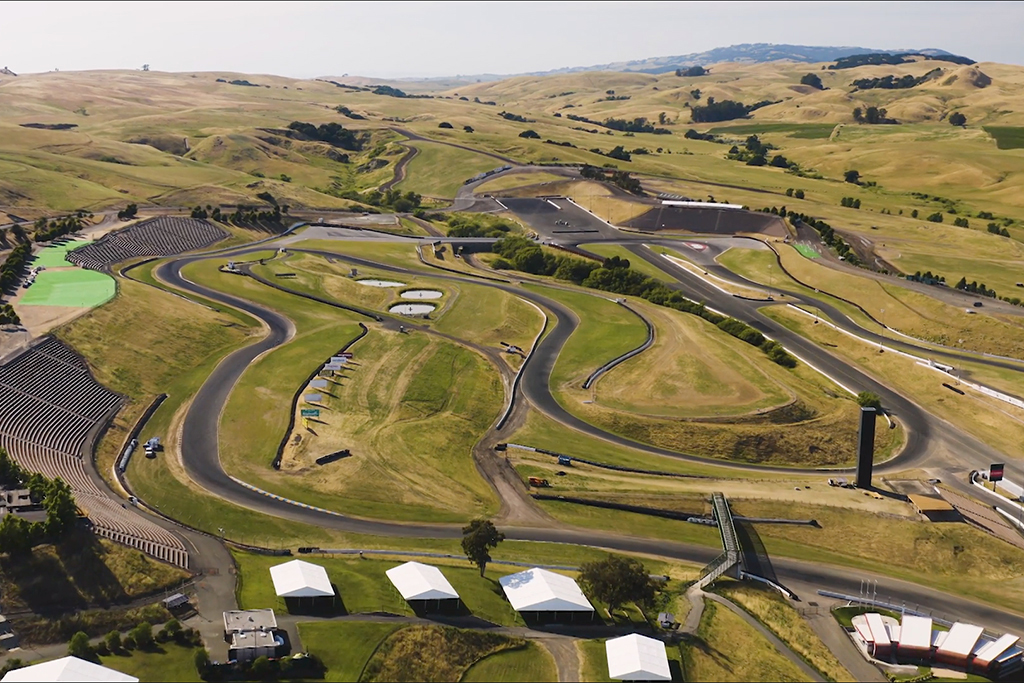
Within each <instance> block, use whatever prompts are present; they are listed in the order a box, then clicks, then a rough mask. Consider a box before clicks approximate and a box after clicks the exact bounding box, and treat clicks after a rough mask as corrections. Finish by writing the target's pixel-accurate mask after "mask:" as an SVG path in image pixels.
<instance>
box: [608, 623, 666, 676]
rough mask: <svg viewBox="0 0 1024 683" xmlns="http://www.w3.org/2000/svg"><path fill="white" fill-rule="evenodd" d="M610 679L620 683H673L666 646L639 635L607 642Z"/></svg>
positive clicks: (635, 634) (634, 634) (658, 641)
mask: <svg viewBox="0 0 1024 683" xmlns="http://www.w3.org/2000/svg"><path fill="white" fill-rule="evenodd" d="M604 647H605V654H606V655H607V657H608V677H609V678H615V679H618V680H620V681H671V680H672V671H671V670H670V669H669V668H668V655H666V654H665V643H663V642H661V641H660V640H655V639H654V638H648V637H647V636H642V635H639V634H637V633H633V634H631V635H628V636H622V637H621V638H612V639H610V640H608V641H606V642H605V644H604Z"/></svg>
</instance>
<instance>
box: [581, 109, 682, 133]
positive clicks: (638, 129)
mask: <svg viewBox="0 0 1024 683" xmlns="http://www.w3.org/2000/svg"><path fill="white" fill-rule="evenodd" d="M565 118H567V119H569V120H570V121H579V122H580V123H589V124H592V125H595V126H602V127H604V128H608V129H610V130H617V131H621V132H623V133H654V134H655V135H671V134H672V131H670V130H669V129H668V128H657V127H655V126H654V124H652V123H650V122H649V121H648V120H647V119H646V118H645V117H643V116H638V117H637V118H635V119H633V120H632V121H630V120H628V119H616V118H607V119H605V120H604V121H595V120H593V119H588V118H587V117H586V116H577V115H576V114H566V115H565ZM593 132H596V131H593Z"/></svg>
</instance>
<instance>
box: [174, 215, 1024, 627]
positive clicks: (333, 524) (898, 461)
mask: <svg viewBox="0 0 1024 683" xmlns="http://www.w3.org/2000/svg"><path fill="white" fill-rule="evenodd" d="M533 201H542V200H533ZM510 208H511V209H512V210H517V209H518V208H520V207H518V206H510ZM568 208H569V207H559V210H558V212H556V213H555V215H560V216H565V215H566V214H565V213H560V211H562V210H566V209H568ZM572 209H575V210H574V211H572V218H571V223H572V224H573V226H574V227H575V226H579V227H581V228H583V229H584V230H586V231H587V234H586V235H578V236H569V235H560V236H561V237H567V238H569V239H572V240H573V241H574V242H597V241H606V242H616V243H622V244H624V245H625V246H626V247H627V248H628V249H630V250H631V252H632V253H633V254H636V255H637V256H638V257H640V258H644V259H645V260H648V261H650V262H651V263H654V264H655V265H656V266H657V267H658V268H660V269H662V270H663V271H665V272H666V273H668V274H669V275H671V276H672V277H673V278H675V280H676V282H675V283H673V286H675V287H677V288H678V289H679V290H680V291H681V292H682V293H684V294H685V295H686V296H688V297H690V298H693V299H696V300H703V301H706V302H707V303H708V305H709V306H710V307H712V308H715V309H717V310H720V311H722V312H723V313H726V314H728V315H732V316H734V317H736V318H738V319H741V320H744V321H746V322H748V323H750V324H752V325H754V326H755V327H756V328H757V329H758V330H759V331H761V332H762V333H763V334H765V335H766V336H769V337H771V338H773V339H776V340H778V341H779V342H780V343H782V344H783V345H784V346H786V347H787V349H789V350H790V351H792V352H793V353H795V354H796V355H797V356H799V357H800V358H801V359H802V360H804V361H805V362H808V363H810V364H812V365H813V366H814V367H816V368H817V369H819V370H820V371H822V372H824V373H826V374H827V375H829V376H830V377H832V378H834V379H835V380H836V381H838V382H840V383H841V384H843V385H844V386H846V387H849V388H851V389H853V390H870V391H875V392H876V393H878V394H879V395H880V396H881V397H882V401H883V403H885V404H886V405H887V406H888V407H890V408H891V410H892V412H893V413H894V414H895V415H896V416H897V418H898V419H899V420H901V421H902V422H903V424H904V425H905V426H906V427H907V430H906V431H907V443H906V446H905V448H904V449H903V451H902V452H901V453H900V454H899V455H898V456H897V457H896V458H894V459H893V460H892V461H890V462H889V463H887V464H886V465H885V466H883V467H880V468H876V469H878V470H884V469H895V468H897V467H898V468H900V469H904V468H906V467H909V466H915V467H920V466H936V467H944V468H946V469H949V468H954V469H957V468H959V469H966V468H968V467H982V466H987V464H988V463H990V462H996V461H1001V460H1004V459H1005V456H1004V455H1002V454H1000V453H998V452H996V451H994V450H993V449H991V448H989V447H988V446H986V445H985V444H982V443H981V442H979V441H978V440H976V439H974V438H973V437H970V436H968V435H966V434H964V433H963V432H961V431H960V430H958V429H956V428H954V427H953V426H951V425H949V424H948V423H946V422H944V421H942V420H940V419H938V418H935V417H934V416H932V415H930V414H928V413H927V412H926V411H924V410H922V409H921V408H920V407H919V406H917V405H916V404H915V403H914V402H912V401H910V400H908V399H906V398H904V397H903V396H901V395H900V394H898V393H896V392H894V391H892V390H890V389H888V388H887V387H885V386H884V385H882V384H880V383H879V382H876V381H875V380H874V379H872V378H871V377H869V376H867V375H866V374H864V373H863V372H861V371H860V370H858V369H857V368H855V367H852V366H850V365H848V364H846V363H844V362H843V361H840V360H839V359H837V358H835V357H833V356H832V355H830V354H829V353H827V352H826V351H824V350H823V349H821V348H820V347H817V346H816V345H814V344H813V343H811V342H809V341H806V340H804V339H803V338H801V337H799V336H797V335H795V334H794V333H792V332H790V331H789V330H787V329H786V328H784V327H782V326H781V325H778V324H777V323H775V322H774V321H772V320H770V319H768V318H766V317H765V316H763V315H762V314H761V313H760V312H759V311H758V310H757V308H758V306H759V304H757V303H756V302H751V301H746V300H742V299H738V298H735V297H732V296H730V295H728V294H724V293H723V292H721V291H719V290H717V289H715V288H713V287H711V286H709V285H707V284H706V283H705V282H704V281H703V280H701V279H700V278H698V277H696V276H695V275H693V274H691V273H689V272H688V271H686V270H685V269H682V268H679V267H676V266H673V265H672V264H671V263H670V262H668V261H667V260H666V259H661V258H660V257H658V256H657V255H656V254H654V253H653V252H650V250H648V249H646V248H644V247H643V246H642V244H641V241H642V240H643V241H646V242H648V243H650V242H651V240H650V239H649V238H648V239H646V240H644V239H643V238H641V237H639V236H638V237H637V238H636V239H635V240H630V239H629V238H628V237H626V236H624V234H623V233H620V232H618V231H616V230H614V229H612V228H610V226H607V225H606V224H603V223H602V222H600V221H598V220H597V219H594V218H592V217H590V215H589V214H587V213H586V212H584V211H582V210H579V209H578V208H576V207H572ZM552 211H553V212H555V210H554V209H552ZM541 213H547V212H546V211H544V210H541ZM577 220H578V221H579V222H577ZM528 222H530V223H531V225H533V226H534V227H538V228H539V227H541V226H538V224H537V223H543V221H538V222H537V223H535V222H534V221H532V220H529V219H528ZM552 222H553V221H552ZM591 231H593V232H591ZM594 232H596V233H597V234H596V235H595V234H594ZM541 233H542V234H544V231H541ZM581 238H584V239H581ZM410 243H412V242H410ZM264 248H265V247H264ZM257 249H258V247H254V246H252V245H247V246H244V247H238V248H236V249H230V250H223V251H222V252H220V253H219V254H218V255H217V256H216V257H217V258H225V257H226V256H227V255H228V254H230V255H231V256H236V257H237V256H241V255H244V254H246V253H249V252H253V251H256V250H257ZM290 250H293V251H304V252H306V253H311V254H318V255H323V256H327V255H329V256H330V257H331V258H334V259H339V260H343V261H346V262H350V263H352V264H354V265H363V266H368V267H373V268H375V269H378V270H383V271H389V272H394V273H401V274H405V275H413V274H416V275H422V272H419V271H413V270H410V269H405V268H401V267H397V266H392V265H388V264H381V263H375V262H371V261H367V260H365V259H360V258H355V257H351V256H346V255H343V254H340V253H336V252H326V251H314V250H301V249H293V248H292V249H290ZM214 257H215V256H213V255H211V254H200V255H192V256H186V257H182V258H178V259H175V260H172V261H169V262H166V263H164V264H163V265H161V266H160V267H159V268H158V269H157V276H158V277H159V278H160V279H161V280H163V281H164V282H166V283H167V284H169V285H171V286H172V287H174V288H177V289H180V290H182V291H185V292H189V293H192V294H195V295H198V296H202V297H205V298H207V299H211V300H214V301H217V302H219V303H221V304H224V305H227V306H231V307H234V308H237V309H239V310H241V311H244V312H246V313H248V314H249V315H252V316H253V317H255V318H257V319H259V320H261V321H262V322H263V323H264V324H265V325H266V328H267V334H266V336H265V337H264V338H263V339H261V340H260V341H257V342H255V343H253V344H251V345H249V346H247V347H244V348H242V349H239V350H237V351H235V352H234V353H232V354H230V355H229V356H228V357H226V358H225V359H224V360H223V361H222V362H221V363H220V364H219V365H218V366H217V368H216V369H215V370H214V372H213V373H212V374H211V375H210V376H209V378H208V379H207V380H206V382H205V383H204V384H203V386H202V387H201V389H200V390H199V392H198V393H197V394H196V396H195V398H194V400H193V402H192V404H191V406H190V408H189V411H188V413H187V415H186V417H185V420H184V424H183V429H182V437H181V451H182V460H183V464H184V467H185V469H186V471H187V472H188V475H189V477H191V478H192V479H193V480H194V481H195V482H196V483H198V484H199V485H200V486H202V487H203V488H204V489H206V490H207V491H209V492H210V493H212V494H214V495H216V496H218V497H220V498H223V499H225V500H228V501H230V502H232V503H235V504H237V505H240V506H242V507H245V508H248V509H251V510H254V511H257V512H259V513H263V514H268V515H273V516H277V517H281V518H285V519H290V520H294V521H297V522H302V523H306V524H311V525H316V526H320V527H325V528H331V529H338V530H343V531H347V532H352V533H361V534H369V535H376V536H391V537H409V538H449V539H451V538H459V537H461V529H460V528H459V527H458V526H452V525H436V524H404V523H396V522H389V521H378V520H370V519H362V518H355V517H350V516H345V515H341V514H337V513H332V512H329V511H326V510H319V509H315V508H309V507H303V506H299V505H296V504H294V503H291V502H288V501H285V500H281V499H277V498H271V497H268V496H266V495H263V494H262V493H260V492H259V491H255V490H252V489H251V488H248V487H246V486H245V485H243V484H242V483H241V482H239V481H238V480H237V479H234V478H232V477H231V476H229V475H228V474H227V473H226V472H225V471H224V469H223V467H222V465H221V462H220V458H219V451H218V423H219V418H220V415H221V412H222V409H223V407H224V405H225V403H226V402H227V399H228V396H229V394H230V393H231V390H232V388H233V387H234V386H235V384H236V383H237V382H238V380H239V379H240V378H241V376H242V374H243V373H244V372H245V370H246V369H247V368H248V367H249V365H250V364H251V363H252V362H253V361H254V360H255V359H257V358H258V357H259V356H260V355H261V354H264V353H266V352H268V351H270V350H272V349H274V348H276V347H278V346H280V345H281V344H284V343H286V342H287V341H288V340H289V338H290V337H291V335H292V334H293V325H292V323H291V321H290V320H289V319H288V318H287V317H285V316H284V315H282V314H280V313H278V312H276V311H273V310H270V309H268V308H265V307H263V306H260V305H257V304H254V303H252V302H249V301H246V300H243V299H240V298H238V297H235V296H231V295H228V294H224V293H222V292H219V291H216V290H213V289H210V288H207V287H204V286H202V285H199V284H197V283H194V282H191V281H189V280H188V279H186V278H185V277H184V276H183V275H182V268H184V267H185V266H186V265H188V264H189V263H193V262H196V261H199V260H202V259H208V258H214ZM431 277H435V278H438V279H443V280H450V281H455V282H466V283H472V284H475V285H481V286H489V287H496V288H499V289H502V290H504V291H507V292H510V293H512V294H514V295H516V296H518V297H522V298H524V299H528V300H530V301H532V302H533V303H535V304H537V305H539V306H542V307H544V308H546V309H547V310H548V311H549V312H551V313H552V314H553V318H554V320H555V325H554V327H553V328H552V329H551V331H550V332H549V333H548V334H547V335H546V336H545V337H543V339H542V340H541V341H540V342H539V343H538V344H537V346H536V348H535V351H534V356H533V358H532V359H531V361H530V363H529V364H528V365H527V366H526V368H525V370H524V373H523V376H522V381H521V384H520V387H521V388H520V392H521V396H522V397H523V398H525V399H526V400H528V401H529V402H530V403H531V404H532V405H533V406H534V407H536V408H537V409H538V410H540V411H541V412H543V413H545V414H547V415H548V416H550V417H552V418H554V419H556V420H558V421H559V422H562V423H563V424H565V425H567V426H568V427H570V428H572V429H574V430H578V431H581V432H584V433H587V434H590V435H593V436H595V437H598V438H601V439H605V440H607V441H610V442H613V443H617V444H619V445H622V446H626V447H630V448H634V449H639V450H642V451H646V452H648V453H652V454H657V455H661V456H668V457H673V458H678V459H683V460H690V461H695V462H703V463H711V464H714V465H716V466H719V467H722V468H733V469H760V470H762V471H772V472H785V473H794V472H799V470H794V469H790V468H757V467H756V466H753V465H749V464H740V463H729V462H724V461H719V460H713V459H705V458H699V457H695V456H690V455H685V454H682V453H678V452H674V451H670V450H666V449H661V448H656V447H653V446H649V445H647V444H643V443H639V442H635V441H632V440H629V439H626V438H624V437H620V436H618V435H616V434H611V433H608V432H605V431H603V430H601V429H599V428H597V427H594V426H592V425H590V424H588V423H586V422H584V421H583V420H580V419H579V418H577V417H575V416H574V415H572V414H570V413H569V412H567V411H566V410H565V409H564V408H562V406H560V405H559V404H558V403H557V401H556V400H555V399H554V397H553V396H552V394H551V391H550V388H549V379H550V375H551V371H552V369H553V367H554V364H555V360H556V359H557V357H558V354H559V352H560V351H561V349H562V347H563V346H564V344H565V343H566V341H567V340H568V339H569V337H570V335H571V334H572V333H573V332H574V331H575V329H576V327H577V325H578V319H577V318H576V316H575V314H574V313H573V312H572V311H571V310H570V309H568V308H567V307H565V306H564V305H562V304H560V303H558V302H556V301H554V300H551V299H549V298H547V297H545V296H543V295H541V294H537V293H535V292H532V291H530V290H527V289H525V288H522V287H519V286H517V285H513V284H506V283H500V282H495V281H489V280H484V279H480V278H473V277H470V276H461V275H457V274H454V273H447V272H439V273H437V274H432V275H431ZM264 282H265V284H268V285H271V286H274V285H275V283H270V282H266V281H264ZM814 305H819V306H820V302H817V301H815V303H814ZM847 320H848V319H847ZM392 322H393V321H391V320H390V319H388V318H385V321H384V324H385V325H390V324H392ZM849 324H850V325H852V326H853V327H854V328H855V329H856V330H857V333H858V334H860V335H862V336H868V333H867V332H866V331H865V330H862V329H861V328H859V327H856V325H855V324H854V323H853V322H852V321H849ZM886 342H887V343H891V340H888V339H887V340H886ZM909 346H911V347H912V345H909ZM913 348H915V350H916V351H917V352H918V353H921V354H923V355H928V354H930V353H932V351H931V350H929V349H918V348H916V347H913ZM972 360H976V359H974V358H972ZM512 400H515V397H513V398H512ZM936 453H939V455H936ZM943 453H950V454H952V453H955V454H956V460H955V461H949V460H948V459H947V460H943V457H944V456H943V455H942V454H943ZM947 457H948V456H947ZM503 530H504V531H505V533H506V535H507V537H508V538H509V539H514V540H527V541H540V542H552V543H567V544H577V545H587V546H596V547H602V548H608V549H613V550H618V551H623V552H634V553H643V554H650V555H656V556H662V557H668V558H674V559H679V560H684V561H690V562H698V563H707V562H709V561H711V560H712V559H714V558H715V557H716V556H717V555H718V552H719V551H718V550H717V549H715V548H710V547H705V546H697V545H692V544H686V543H679V542H670V541H661V540H650V539H644V538H638V537H634V536H629V535H624V534H617V533H610V532H604V531H598V530H591V529H586V530H584V529H578V528H571V527H560V526H558V523H557V522H554V523H553V524H552V525H549V526H547V527H526V526H514V525H513V526H503ZM774 565H775V569H776V571H777V573H778V575H779V576H780V578H782V580H783V581H784V582H786V583H787V584H793V585H799V586H813V587H816V588H827V589H829V590H833V591H837V592H843V593H848V594H849V593H853V594H855V595H856V593H857V591H858V590H859V586H860V581H861V579H862V578H863V577H865V576H866V575H867V573H866V572H859V571H858V572H854V571H852V570H849V569H840V568H832V567H828V566H824V565H821V564H820V563H813V562H804V561H800V560H793V559H787V558H777V559H774ZM871 578H872V579H877V581H878V586H879V587H880V589H881V590H883V591H886V592H888V593H890V594H892V595H900V596H903V599H906V600H907V601H908V602H910V601H912V600H913V601H915V602H917V603H919V604H922V605H929V606H931V607H934V608H935V609H941V610H943V611H947V612H949V613H951V614H960V615H963V616H964V617H965V618H970V619H975V620H977V621H978V622H980V623H984V624H987V625H989V626H991V627H993V628H1002V629H1004V630H1007V631H1017V632H1020V631H1024V619H1022V618H1020V617H1018V616H1016V615H1013V614H1010V613H1008V612H1004V611H1001V610H999V609H996V608H994V607H990V606H987V605H981V604H978V603H975V602H972V601H970V600H966V599H963V598H959V597H956V596H951V595H947V594H944V593H941V592H939V591H935V590H932V589H929V588H925V587H922V586H919V585H916V584H911V583H907V582H903V581H898V580H895V579H889V578H887V577H883V576H876V575H872V577H871Z"/></svg>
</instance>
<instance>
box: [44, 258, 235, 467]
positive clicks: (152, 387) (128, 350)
mask: <svg viewBox="0 0 1024 683" xmlns="http://www.w3.org/2000/svg"><path fill="white" fill-rule="evenodd" d="M137 270H141V269H137ZM119 288H120V291H119V292H118V295H117V296H116V297H115V298H114V299H113V300H112V301H110V302H109V303H107V304H106V305H104V306H101V307H99V308H97V309H95V310H93V311H90V312H89V313H87V314H86V315H84V316H82V317H81V318H78V319H77V320H75V321H74V322H72V323H70V324H69V325H67V326H65V327H63V328H61V329H60V330H59V331H58V333H57V335H58V336H59V337H60V338H61V339H63V340H64V341H65V342H67V343H68V344H70V345H71V346H72V347H73V348H74V349H75V350H76V351H78V352H79V353H81V354H82V355H83V356H84V357H85V359H86V360H87V361H88V362H89V367H90V368H91V369H92V372H93V374H94V376H95V377H96V379H97V381H99V382H100V383H102V384H103V385H105V386H107V387H109V388H110V389H113V390H114V391H116V392H118V393H121V394H124V395H126V396H128V397H129V402H128V404H127V405H126V407H125V408H123V409H122V410H121V411H120V412H119V413H118V415H117V417H116V418H115V419H114V422H113V424H112V425H111V427H110V428H109V429H108V430H107V431H106V432H105V433H104V436H103V439H102V441H101V442H100V444H99V446H98V448H97V451H96V461H97V462H96V465H97V470H98V471H99V472H100V474H101V475H102V476H104V477H110V469H111V466H112V465H113V463H114V460H115V459H116V458H117V456H118V454H119V450H120V448H121V445H122V443H123V441H124V439H125V437H126V436H127V433H128V432H129V431H130V430H131V428H132V426H133V425H134V424H135V421H136V420H137V419H138V418H139V416H140V415H141V414H142V412H143V411H144V410H145V409H146V407H147V406H148V405H149V403H150V402H151V401H152V400H153V398H154V397H155V396H156V395H157V394H158V393H167V394H168V399H167V401H166V402H165V403H164V405H163V406H161V408H160V409H159V410H158V411H157V412H156V414H155V415H154V416H153V418H152V419H151V420H150V421H149V424H148V425H147V429H146V433H147V438H148V436H161V437H166V436H167V428H168V425H169V423H170V418H171V415H172V414H173V413H174V411H175V410H177V408H178V407H179V406H180V405H181V403H182V401H184V400H186V399H187V398H188V397H189V396H190V395H192V394H193V393H194V392H195V391H196V390H197V389H198V388H199V386H200V385H201V384H202V382H203V380H204V379H205V378H206V376H207V375H208V374H209V373H210V372H211V371H212V370H213V367H214V366H215V365H216V363H217V362H218V361H219V360H220V358H221V357H223V356H224V355H225V354H227V353H228V352H229V351H230V350H232V349H234V348H236V347H238V346H241V345H242V344H244V343H245V342H246V341H247V340H248V339H250V338H251V334H252V328H251V327H249V325H248V324H247V323H249V322H250V321H249V319H248V318H247V317H244V316H237V315H228V314H223V313H218V312H215V311H211V310H209V309H206V308H204V307H202V306H198V305H196V304H194V303H191V302H189V301H186V300H184V299H181V298H179V297H176V296H173V295H171V294H168V293H166V292H162V291H160V290H157V289H154V288H153V287H148V286H146V285H143V284H139V283H136V282H132V281H128V280H123V279H122V280H120V281H119ZM112 340H116V343H112ZM140 460H142V461H145V458H135V459H133V460H132V465H133V466H135V467H133V470H135V469H138V466H137V463H138V462H139V461H140Z"/></svg>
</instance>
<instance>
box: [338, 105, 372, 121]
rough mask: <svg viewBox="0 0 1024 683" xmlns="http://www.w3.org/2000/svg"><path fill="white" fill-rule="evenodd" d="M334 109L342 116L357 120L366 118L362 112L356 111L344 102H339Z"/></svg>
mask: <svg viewBox="0 0 1024 683" xmlns="http://www.w3.org/2000/svg"><path fill="white" fill-rule="evenodd" d="M334 111H336V112H338V113H339V114H341V115H342V116H347V117H348V118H350V119H355V120H356V121H362V120H363V119H365V118H366V117H365V116H363V115H362V114H357V113H355V112H354V111H352V110H351V109H349V108H348V107H346V106H345V105H343V104H339V105H338V106H337V107H335V108H334Z"/></svg>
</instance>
